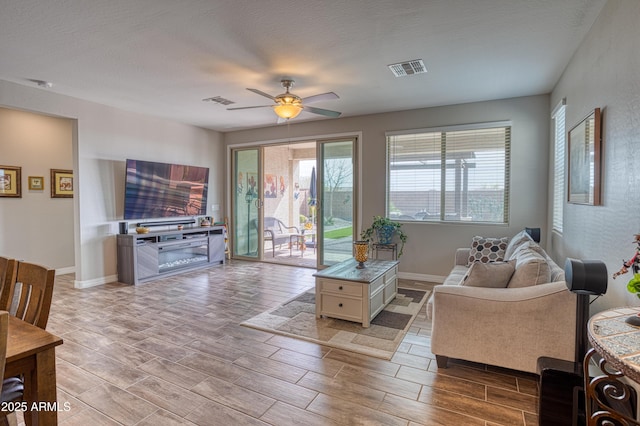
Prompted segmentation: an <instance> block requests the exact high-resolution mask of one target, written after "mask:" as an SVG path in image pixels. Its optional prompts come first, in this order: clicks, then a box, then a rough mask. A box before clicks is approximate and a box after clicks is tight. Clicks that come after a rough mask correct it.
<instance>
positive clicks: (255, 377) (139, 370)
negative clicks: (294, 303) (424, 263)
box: [47, 260, 537, 426]
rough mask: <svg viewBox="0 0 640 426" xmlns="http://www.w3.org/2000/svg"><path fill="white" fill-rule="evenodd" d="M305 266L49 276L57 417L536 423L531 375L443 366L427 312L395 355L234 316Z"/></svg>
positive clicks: (170, 421) (136, 421)
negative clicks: (82, 279)
mask: <svg viewBox="0 0 640 426" xmlns="http://www.w3.org/2000/svg"><path fill="white" fill-rule="evenodd" d="M313 272H314V271H313V270H311V269H305V268H298V267H291V266H282V265H274V264H268V263H262V264H261V263H253V262H242V261H236V260H233V261H232V262H231V263H230V264H227V265H225V266H223V267H217V268H211V269H205V270H200V271H196V272H190V273H185V274H182V275H178V276H174V277H169V278H165V279H162V280H158V281H154V282H150V283H146V284H142V285H138V286H129V285H124V284H119V283H114V284H108V285H103V286H98V287H93V288H89V289H84V290H77V289H74V288H73V285H72V280H73V276H72V275H63V276H58V277H56V287H55V292H54V297H53V305H52V308H51V316H50V320H49V325H48V327H47V329H48V330H49V331H51V332H53V333H55V334H57V335H59V336H61V337H63V338H64V344H63V345H62V346H60V347H58V348H57V350H56V357H57V368H58V370H57V374H58V377H57V381H58V401H59V402H60V403H61V404H62V403H65V402H68V403H69V405H68V406H69V407H70V409H69V410H68V411H61V412H59V423H60V424H61V425H69V426H71V425H79V426H85V425H87V424H91V425H93V426H99V425H138V426H143V425H153V426H164V425H227V424H228V425H267V424H270V425H296V424H298V425H305V426H313V425H402V426H409V425H455V426H459V425H479V426H494V425H526V426H531V425H536V424H537V415H536V407H537V386H536V376H533V375H529V374H525V373H518V372H514V371H507V370H502V369H498V368H495V367H487V366H484V365H478V364H471V363H466V362H462V361H460V362H455V361H454V362H452V363H450V367H449V368H448V369H441V370H439V369H438V368H437V366H436V363H435V359H434V356H433V355H432V354H431V351H430V349H429V335H430V333H429V327H430V323H429V322H428V321H427V320H426V315H425V312H424V308H423V311H422V312H421V314H420V315H419V316H418V318H417V319H416V321H415V322H414V324H413V326H412V328H411V330H410V333H409V334H408V335H407V336H406V338H405V339H404V341H403V343H402V344H401V345H400V347H399V349H398V351H397V352H396V354H395V356H394V357H393V359H392V360H391V361H384V360H380V359H377V358H372V357H367V356H364V355H358V354H355V353H350V352H345V351H341V350H336V349H331V348H328V347H323V346H320V345H316V344H313V343H309V342H305V341H302V340H296V339H292V338H288V337H284V336H279V335H274V334H271V333H266V332H262V331H258V330H254V329H250V328H246V327H241V326H240V325H239V324H240V322H242V321H243V320H245V319H247V318H250V317H252V316H254V315H257V314H258V313H261V312H263V311H265V310H267V309H269V308H272V307H274V306H276V305H278V304H279V303H282V302H284V301H286V300H288V299H290V298H291V297H293V296H295V295H297V294H299V293H301V292H302V291H304V290H305V289H307V288H310V287H312V286H313V285H314V279H313V277H312V274H313Z"/></svg>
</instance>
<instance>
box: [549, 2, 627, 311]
mask: <svg viewBox="0 0 640 426" xmlns="http://www.w3.org/2000/svg"><path fill="white" fill-rule="evenodd" d="M638 22H640V2H638V1H637V0H609V1H608V2H607V4H606V5H605V7H604V8H603V10H602V12H601V13H600V16H599V17H598V19H597V20H596V22H595V23H594V24H593V27H592V28H591V30H590V31H589V33H588V34H587V36H586V37H585V39H584V41H583V42H582V44H581V46H580V48H579V49H578V50H577V51H576V53H575V54H574V56H573V58H572V59H571V62H570V63H569V65H568V66H567V68H566V70H565V71H564V73H563V75H562V77H561V78H560V80H559V82H558V84H557V85H556V87H555V89H554V90H553V93H552V96H551V105H556V104H557V103H558V102H560V100H561V99H562V98H566V100H567V109H566V123H567V129H569V128H571V127H572V126H574V125H575V124H576V123H578V122H579V121H580V120H581V119H582V118H584V117H585V116H586V115H587V113H588V112H589V111H591V110H593V109H594V108H597V107H599V108H601V109H602V112H603V143H604V151H603V153H604V155H603V187H602V188H603V202H602V204H603V205H602V206H598V207H593V206H582V205H573V204H566V203H565V205H564V231H563V235H553V236H552V238H551V240H552V244H551V252H552V254H553V256H554V257H555V258H556V259H557V260H559V261H561V262H564V259H565V257H574V258H581V259H599V260H603V261H604V262H605V263H606V264H607V268H608V270H609V275H610V276H611V274H613V272H615V271H617V270H618V269H620V267H621V266H622V259H629V258H631V257H632V256H633V254H634V251H635V245H634V244H632V242H633V234H636V233H639V232H640V214H639V213H638V206H640V42H639V40H640V25H638ZM631 276H632V274H631V272H630V273H628V274H626V275H622V276H621V277H619V278H617V279H616V280H615V281H614V280H612V279H609V290H608V292H607V294H606V295H605V296H604V297H602V298H600V299H598V300H597V301H596V302H595V303H594V304H593V305H592V311H598V310H602V309H605V308H610V307H615V306H625V305H639V304H640V303H639V302H640V301H639V300H638V298H637V297H636V296H634V295H631V294H630V293H628V292H627V291H626V283H627V281H629V279H631Z"/></svg>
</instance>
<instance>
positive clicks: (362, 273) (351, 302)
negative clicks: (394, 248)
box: [313, 258, 398, 327]
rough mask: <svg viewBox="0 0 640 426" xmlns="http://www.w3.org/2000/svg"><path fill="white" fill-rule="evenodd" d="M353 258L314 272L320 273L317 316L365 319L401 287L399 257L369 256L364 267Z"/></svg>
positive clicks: (371, 315) (364, 324) (317, 287)
mask: <svg viewBox="0 0 640 426" xmlns="http://www.w3.org/2000/svg"><path fill="white" fill-rule="evenodd" d="M357 265H358V262H356V261H355V259H353V258H351V259H348V260H345V261H343V262H340V263H338V264H335V265H333V266H330V267H329V268H327V269H324V270H322V271H319V272H317V273H315V274H313V276H314V277H316V318H320V317H321V316H326V317H331V318H339V319H344V320H348V321H354V322H359V323H362V326H363V327H369V324H370V323H371V320H372V319H374V318H375V317H376V315H378V313H380V311H382V309H384V307H385V306H387V305H388V304H389V303H390V302H391V301H392V300H393V299H394V298H395V297H396V292H397V291H398V261H387V260H369V261H367V262H366V264H365V265H366V267H365V268H364V269H357V268H356V266H357Z"/></svg>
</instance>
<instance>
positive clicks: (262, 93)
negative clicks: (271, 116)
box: [247, 88, 276, 102]
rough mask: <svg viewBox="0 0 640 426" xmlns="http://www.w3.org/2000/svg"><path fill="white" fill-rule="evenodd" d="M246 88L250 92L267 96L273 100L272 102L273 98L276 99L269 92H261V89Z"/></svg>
mask: <svg viewBox="0 0 640 426" xmlns="http://www.w3.org/2000/svg"><path fill="white" fill-rule="evenodd" d="M247 90H248V91H250V92H253V93H255V94H257V95H260V96H264V97H265V98H269V99H271V100H272V101H274V102H275V100H276V98H275V97H273V96H271V95H270V94H268V93H265V92H263V91H262V90H258V89H249V88H247Z"/></svg>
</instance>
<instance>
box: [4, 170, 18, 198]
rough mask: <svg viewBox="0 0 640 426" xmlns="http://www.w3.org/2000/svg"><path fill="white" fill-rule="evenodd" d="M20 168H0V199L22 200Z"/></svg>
mask: <svg viewBox="0 0 640 426" xmlns="http://www.w3.org/2000/svg"><path fill="white" fill-rule="evenodd" d="M21 182H22V167H13V166H0V197H15V198H22V186H21V184H20V183H21Z"/></svg>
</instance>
